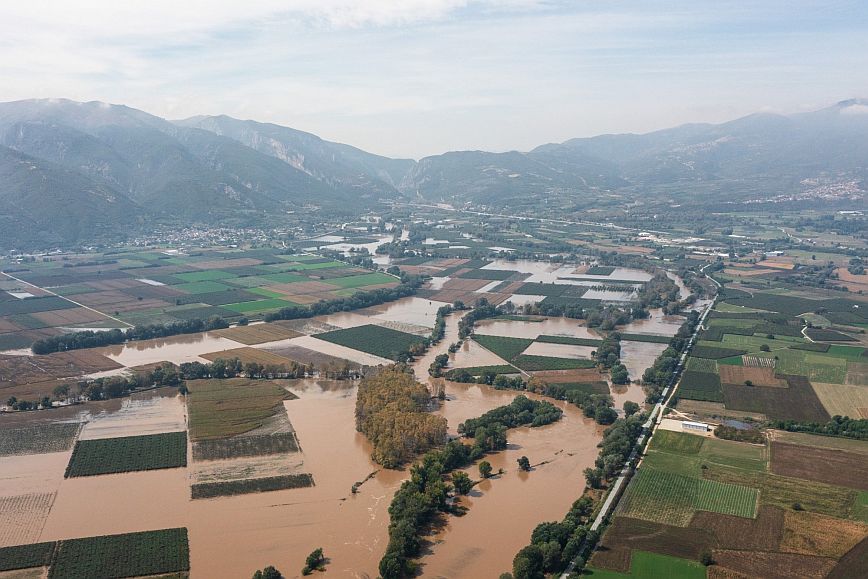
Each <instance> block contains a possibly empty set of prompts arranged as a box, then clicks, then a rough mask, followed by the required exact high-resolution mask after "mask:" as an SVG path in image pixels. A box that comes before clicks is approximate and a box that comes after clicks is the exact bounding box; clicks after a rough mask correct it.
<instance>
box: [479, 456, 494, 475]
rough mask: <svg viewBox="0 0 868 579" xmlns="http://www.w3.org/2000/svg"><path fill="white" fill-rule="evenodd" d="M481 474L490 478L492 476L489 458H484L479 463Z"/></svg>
mask: <svg viewBox="0 0 868 579" xmlns="http://www.w3.org/2000/svg"><path fill="white" fill-rule="evenodd" d="M479 476H481V477H482V478H488V477H490V476H491V463H490V462H488V461H487V460H483V461H482V462H480V463H479Z"/></svg>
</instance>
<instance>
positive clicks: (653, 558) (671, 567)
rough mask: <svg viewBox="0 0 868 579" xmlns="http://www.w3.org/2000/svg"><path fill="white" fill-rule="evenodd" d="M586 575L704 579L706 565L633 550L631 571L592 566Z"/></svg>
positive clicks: (615, 578)
mask: <svg viewBox="0 0 868 579" xmlns="http://www.w3.org/2000/svg"><path fill="white" fill-rule="evenodd" d="M586 575H588V576H590V577H597V579H620V578H623V577H635V578H636V579H656V578H658V577H671V578H672V579H702V578H704V577H705V566H704V565H702V564H700V563H696V562H694V561H687V560H684V559H679V558H677V557H670V556H667V555H658V554H656V553H648V552H645V551H633V557H632V560H631V562H630V567H629V573H618V572H613V571H606V570H603V569H594V568H593V567H591V568H590V569H588V571H587V573H586Z"/></svg>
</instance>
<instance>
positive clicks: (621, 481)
mask: <svg viewBox="0 0 868 579" xmlns="http://www.w3.org/2000/svg"><path fill="white" fill-rule="evenodd" d="M705 267H707V266H704V267H703V268H702V269H701V270H700V271H702V273H703V274H705V271H704V270H705ZM706 277H708V279H711V281H713V282H714V283H715V284H717V286H718V287H720V284H719V283H717V281H716V280H714V279H713V278H711V277H709V276H708V275H706ZM716 301H717V298H715V300H714V301H712V302H711V303H710V304H708V305H707V306H706V307H705V309H704V310H703V311H702V315H700V316H699V323H697V324H696V329H695V330H694V331H693V334H692V335H691V336H690V341H689V342H688V343H687V346H686V347H685V348H684V351H683V353H682V354H681V357H680V358H679V360H678V365H677V366H676V367H675V370H674V371H673V372H672V377H671V378H670V379H669V384H668V385H667V386H666V388H665V389H664V390H663V392H662V393H661V396H660V398H661V400H663V402H658V403H657V404H656V405H655V406H654V408H653V409H652V410H651V414H650V415H649V416H648V420H647V421H646V422H645V424H643V425H642V434H640V435H639V438H638V439H637V440H636V444H635V445H633V450H631V451H630V456H629V457H627V460H626V461H625V462H624V466H623V467H622V468H621V473H620V474H619V475H618V478H617V479H615V482H614V483H613V484H612V487H611V489H610V490H609V492H608V494H607V495H606V500H605V501H604V502H603V507H602V508H601V509H600V512H599V513H598V514H597V518H596V519H594V522H593V523H592V524H591V530H592V531H596V530H597V529H599V528H600V526H601V525H602V524H603V521H604V520H605V519H606V517H607V516H608V515H609V513H610V512H612V510H613V509H614V508H615V506H617V501H618V499H619V498H620V496H621V490H622V488H623V487H624V485H625V484H627V481H628V479H629V476H630V474H631V473H632V470H633V469H632V466H631V465H632V464H633V461H634V460H635V459H636V457H637V456H638V454H639V452H640V449H642V448H643V445H644V444H645V441H646V439H647V440H649V441H650V439H651V437H652V436H654V433H655V432H657V427H658V426H659V425H660V422H661V421H662V420H663V409H664V408H665V407H666V406H667V405H668V404H669V402H670V401H671V400H672V397H673V396H674V395H675V391H676V390H677V389H678V385H679V383H680V380H681V372H682V371H683V370H684V364H685V363H686V361H687V356H688V354H689V353H690V350H691V349H692V348H693V344H694V343H695V342H696V339H697V337H698V336H699V332H700V331H701V330H702V325H703V324H704V323H705V319H706V317H707V316H708V313H709V312H710V311H711V310H712V308H714V304H715V302H716ZM579 552H580V553H584V552H585V545H583V546H582V548H581V549H579ZM575 568H576V561H575V560H573V561H571V562H570V564H569V566H568V567H567V569H566V571H564V573H563V574H562V575H561V579H567V578H568V577H569V575H570V573H572V572H573V571H574V570H575Z"/></svg>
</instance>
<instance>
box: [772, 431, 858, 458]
mask: <svg viewBox="0 0 868 579" xmlns="http://www.w3.org/2000/svg"><path fill="white" fill-rule="evenodd" d="M769 434H770V435H771V438H772V440H777V441H780V442H789V443H791V444H798V445H801V446H813V447H816V448H831V449H835V450H847V451H850V452H858V453H861V454H868V442H865V441H863V440H854V439H852V438H838V437H835V436H820V435H817V434H806V433H804V432H787V431H786V430H770V431H769Z"/></svg>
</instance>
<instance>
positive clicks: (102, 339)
mask: <svg viewBox="0 0 868 579" xmlns="http://www.w3.org/2000/svg"><path fill="white" fill-rule="evenodd" d="M228 327H229V322H227V321H226V320H224V319H223V318H221V317H219V316H212V317H210V318H208V319H207V320H201V319H193V320H180V321H177V322H172V323H170V324H146V325H141V326H135V327H133V328H129V329H126V330H121V329H117V328H115V329H113V330H106V331H102V332H95V331H93V330H85V331H82V332H72V333H69V334H60V335H59V336H50V337H48V338H42V339H39V340H36V341H35V342H33V345H32V346H31V347H30V349H31V350H32V351H33V353H34V354H39V355H41V354H51V353H52V352H66V351H68V350H82V349H85V348H99V347H101V346H112V345H115V344H123V343H124V342H131V341H135V340H152V339H154V338H166V337H169V336H177V335H180V334H197V333H199V332H207V331H209V330H219V329H223V328H228Z"/></svg>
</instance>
